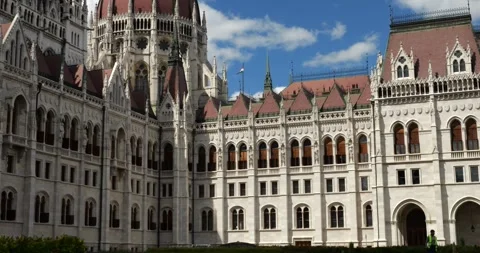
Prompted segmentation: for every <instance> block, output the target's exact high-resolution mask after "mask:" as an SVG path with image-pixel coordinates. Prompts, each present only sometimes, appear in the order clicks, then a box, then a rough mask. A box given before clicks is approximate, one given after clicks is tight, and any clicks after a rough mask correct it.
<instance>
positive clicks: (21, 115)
mask: <svg viewBox="0 0 480 253" xmlns="http://www.w3.org/2000/svg"><path fill="white" fill-rule="evenodd" d="M26 127H27V101H26V100H25V98H24V97H23V96H18V97H17V98H16V99H15V102H14V103H13V113H12V133H13V134H15V135H19V136H26V131H25V130H26Z"/></svg>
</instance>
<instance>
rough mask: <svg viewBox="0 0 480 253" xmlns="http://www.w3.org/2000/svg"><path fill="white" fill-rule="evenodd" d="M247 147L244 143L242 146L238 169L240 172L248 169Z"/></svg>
mask: <svg viewBox="0 0 480 253" xmlns="http://www.w3.org/2000/svg"><path fill="white" fill-rule="evenodd" d="M247 159H248V157H247V145H245V143H242V145H240V154H239V157H238V169H239V170H245V169H247V168H248V167H247Z"/></svg>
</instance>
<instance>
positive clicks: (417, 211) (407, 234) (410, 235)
mask: <svg viewBox="0 0 480 253" xmlns="http://www.w3.org/2000/svg"><path fill="white" fill-rule="evenodd" d="M402 209H403V210H402V211H401V212H400V213H399V217H398V220H399V229H400V233H401V235H402V237H403V241H404V245H407V246H424V245H425V243H426V237H427V224H426V223H425V220H426V218H425V213H424V212H423V210H422V209H421V208H420V207H419V206H417V205H415V204H408V205H406V206H404V207H403V208H402Z"/></svg>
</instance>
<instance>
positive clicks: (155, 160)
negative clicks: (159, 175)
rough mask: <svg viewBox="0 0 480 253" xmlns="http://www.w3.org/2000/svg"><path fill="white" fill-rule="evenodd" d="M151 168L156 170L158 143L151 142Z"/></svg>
mask: <svg viewBox="0 0 480 253" xmlns="http://www.w3.org/2000/svg"><path fill="white" fill-rule="evenodd" d="M152 153H153V154H152V159H153V169H154V170H158V143H156V142H155V143H153V146H152Z"/></svg>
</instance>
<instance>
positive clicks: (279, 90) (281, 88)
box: [273, 86, 287, 93]
mask: <svg viewBox="0 0 480 253" xmlns="http://www.w3.org/2000/svg"><path fill="white" fill-rule="evenodd" d="M285 88H287V87H286V86H281V87H275V88H273V91H274V92H275V93H280V92H282V91H283V90H284V89H285Z"/></svg>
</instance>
